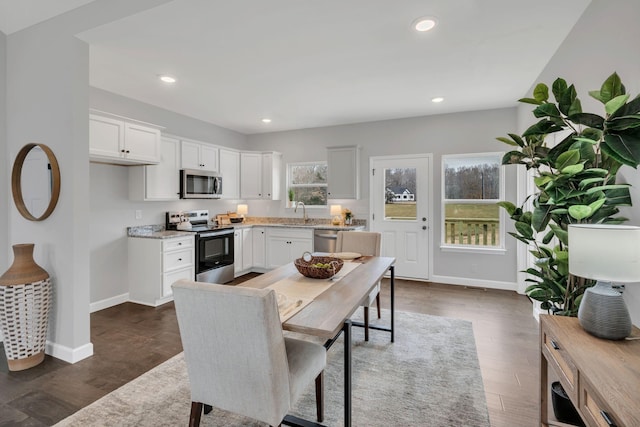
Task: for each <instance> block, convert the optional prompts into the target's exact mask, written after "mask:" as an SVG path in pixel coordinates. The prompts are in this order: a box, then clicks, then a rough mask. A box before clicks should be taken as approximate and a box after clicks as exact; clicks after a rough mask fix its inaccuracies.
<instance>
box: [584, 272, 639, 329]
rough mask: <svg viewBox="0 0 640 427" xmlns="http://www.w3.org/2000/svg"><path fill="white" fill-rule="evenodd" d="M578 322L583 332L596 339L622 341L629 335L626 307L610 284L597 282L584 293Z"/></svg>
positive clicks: (629, 320) (628, 317) (628, 318)
mask: <svg viewBox="0 0 640 427" xmlns="http://www.w3.org/2000/svg"><path fill="white" fill-rule="evenodd" d="M578 320H579V321H580V325H581V326H582V328H583V329H584V330H585V331H587V332H589V333H590V334H591V335H594V336H596V337H598V338H605V339H608V340H622V339H625V338H626V337H628V336H629V335H630V334H631V317H630V316H629V310H627V305H626V304H625V302H624V299H623V297H622V294H621V293H620V292H618V291H616V290H615V289H613V288H612V287H611V283H610V282H597V283H596V285H595V286H593V287H591V288H589V289H587V290H586V291H585V292H584V295H583V296H582V302H581V303H580V308H579V309H578Z"/></svg>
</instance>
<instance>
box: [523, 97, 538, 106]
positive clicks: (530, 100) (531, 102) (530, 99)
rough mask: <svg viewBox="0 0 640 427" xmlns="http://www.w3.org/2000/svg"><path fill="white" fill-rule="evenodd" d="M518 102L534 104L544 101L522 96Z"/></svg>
mask: <svg viewBox="0 0 640 427" xmlns="http://www.w3.org/2000/svg"><path fill="white" fill-rule="evenodd" d="M518 102H522V103H524V104H533V105H540V104H542V101H538V100H537V99H533V98H520V99H518Z"/></svg>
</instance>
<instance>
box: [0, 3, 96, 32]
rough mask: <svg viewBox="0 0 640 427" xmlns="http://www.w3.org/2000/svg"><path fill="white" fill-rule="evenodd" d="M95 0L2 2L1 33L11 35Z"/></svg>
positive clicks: (0, 5) (0, 9) (0, 13)
mask: <svg viewBox="0 0 640 427" xmlns="http://www.w3.org/2000/svg"><path fill="white" fill-rule="evenodd" d="M92 1H94V0H0V31H2V32H3V33H5V34H11V33H14V32H16V31H20V30H22V29H23V28H27V27H30V26H32V25H34V24H37V23H39V22H42V21H46V20H47V19H49V18H53V17H54V16H56V15H60V14H61V13H64V12H68V11H70V10H71V9H75V8H77V7H80V6H82V5H85V4H87V3H91V2H92Z"/></svg>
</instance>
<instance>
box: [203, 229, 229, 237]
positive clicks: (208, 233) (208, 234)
mask: <svg viewBox="0 0 640 427" xmlns="http://www.w3.org/2000/svg"><path fill="white" fill-rule="evenodd" d="M233 232H234V230H233V229H230V230H224V231H206V232H204V233H198V237H199V238H200V239H202V238H204V237H216V236H226V235H232V234H233Z"/></svg>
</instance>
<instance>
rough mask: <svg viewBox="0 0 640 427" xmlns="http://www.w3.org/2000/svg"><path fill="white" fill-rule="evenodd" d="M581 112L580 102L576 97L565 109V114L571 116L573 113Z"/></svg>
mask: <svg viewBox="0 0 640 427" xmlns="http://www.w3.org/2000/svg"><path fill="white" fill-rule="evenodd" d="M580 113H582V104H581V103H580V100H579V99H578V98H576V99H574V100H573V102H572V103H571V106H570V107H569V111H567V116H573V115H574V114H580Z"/></svg>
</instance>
